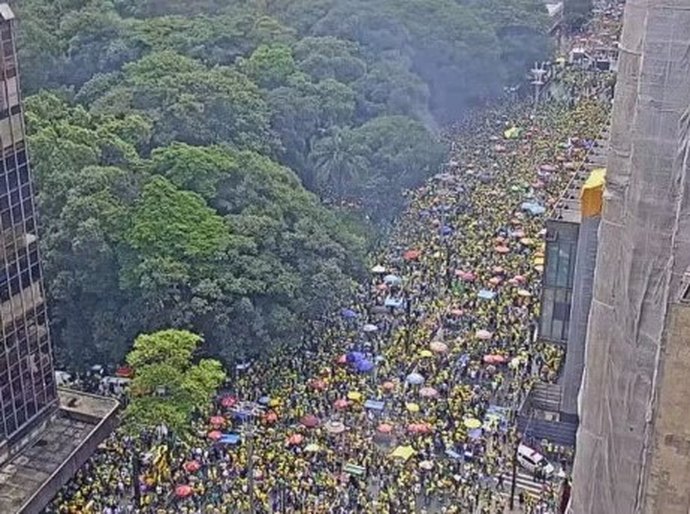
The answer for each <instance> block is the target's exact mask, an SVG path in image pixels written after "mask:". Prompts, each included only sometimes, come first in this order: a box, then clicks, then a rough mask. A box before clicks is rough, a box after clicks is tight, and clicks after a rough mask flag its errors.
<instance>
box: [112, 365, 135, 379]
mask: <svg viewBox="0 0 690 514" xmlns="http://www.w3.org/2000/svg"><path fill="white" fill-rule="evenodd" d="M115 376H116V377H120V378H132V377H133V376H134V370H133V369H132V368H130V367H129V366H120V367H119V368H117V370H116V371H115Z"/></svg>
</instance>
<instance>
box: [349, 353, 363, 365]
mask: <svg viewBox="0 0 690 514" xmlns="http://www.w3.org/2000/svg"><path fill="white" fill-rule="evenodd" d="M364 358H365V357H364V354H363V353H362V352H350V353H348V354H347V357H346V359H347V362H350V363H357V362H359V361H361V360H364Z"/></svg>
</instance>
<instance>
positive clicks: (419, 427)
mask: <svg viewBox="0 0 690 514" xmlns="http://www.w3.org/2000/svg"><path fill="white" fill-rule="evenodd" d="M407 431H408V432H410V433H411V434H428V433H429V432H431V427H430V426H429V425H428V424H427V423H412V424H410V425H408V427H407Z"/></svg>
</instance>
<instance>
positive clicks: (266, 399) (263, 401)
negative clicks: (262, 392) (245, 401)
mask: <svg viewBox="0 0 690 514" xmlns="http://www.w3.org/2000/svg"><path fill="white" fill-rule="evenodd" d="M270 401H271V399H270V398H269V397H268V396H262V397H261V398H259V403H260V404H261V405H268V402H270Z"/></svg>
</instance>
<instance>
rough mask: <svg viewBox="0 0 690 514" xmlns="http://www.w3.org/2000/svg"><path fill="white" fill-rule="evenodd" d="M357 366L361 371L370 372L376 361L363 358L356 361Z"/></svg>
mask: <svg viewBox="0 0 690 514" xmlns="http://www.w3.org/2000/svg"><path fill="white" fill-rule="evenodd" d="M355 368H356V369H357V371H359V372H360V373H369V372H370V371H371V370H372V369H374V363H373V362H371V361H368V360H366V359H362V360H360V361H357V362H356V363H355Z"/></svg>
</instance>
